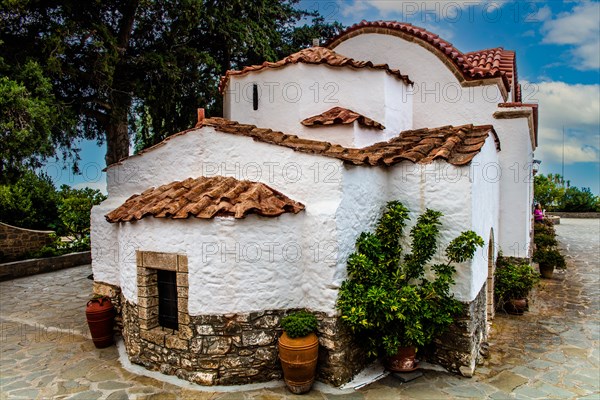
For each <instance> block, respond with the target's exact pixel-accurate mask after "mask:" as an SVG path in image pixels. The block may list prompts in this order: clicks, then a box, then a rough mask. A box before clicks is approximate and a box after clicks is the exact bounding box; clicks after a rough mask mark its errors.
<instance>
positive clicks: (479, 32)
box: [48, 0, 600, 194]
mask: <svg viewBox="0 0 600 400" xmlns="http://www.w3.org/2000/svg"><path fill="white" fill-rule="evenodd" d="M300 7H301V8H305V9H308V10H317V11H319V12H320V13H321V14H322V15H323V16H324V17H325V18H326V19H328V20H337V21H339V22H341V23H342V24H344V25H346V26H350V25H352V24H354V23H357V22H360V21H361V20H363V19H365V20H380V19H382V20H396V21H401V22H410V23H412V24H414V25H418V26H421V27H424V28H426V29H428V30H429V31H431V32H433V33H436V34H438V35H440V36H441V37H442V38H444V39H445V40H447V41H449V42H451V43H453V44H454V46H455V47H456V48H458V49H459V50H461V51H462V52H469V51H474V50H480V49H485V48H491V47H498V46H502V47H504V48H505V49H510V50H515V51H516V53H517V70H518V75H519V81H520V82H521V84H522V85H523V101H526V102H533V103H538V104H539V109H540V130H539V147H538V149H537V150H536V152H535V158H536V159H540V160H542V164H541V169H540V171H541V172H542V173H544V174H547V173H561V171H562V170H563V163H562V158H563V151H564V174H565V178H566V179H567V180H570V181H571V184H572V185H575V186H579V187H590V188H591V190H592V192H594V193H595V194H599V193H600V158H599V157H600V31H599V25H600V24H599V21H600V2H598V1H565V2H561V1H549V2H532V1H515V2H513V1H485V2H480V1H423V0H421V1H393V0H383V1H358V0H347V1H343V0H340V1H314V0H312V1H305V0H302V1H301V3H300ZM563 128H564V146H563ZM81 148H82V151H81V159H82V161H81V168H82V171H83V174H82V175H81V176H73V175H72V174H70V173H68V172H67V171H60V169H58V168H56V167H55V166H53V168H48V172H49V174H50V175H51V176H53V177H54V178H55V179H56V182H57V183H58V184H61V183H67V184H70V185H73V186H91V187H95V188H100V189H103V191H105V189H104V188H105V185H106V184H105V176H104V174H100V173H99V171H100V169H102V167H103V166H104V153H105V147H104V146H102V147H98V146H97V145H96V144H95V142H82V143H81Z"/></svg>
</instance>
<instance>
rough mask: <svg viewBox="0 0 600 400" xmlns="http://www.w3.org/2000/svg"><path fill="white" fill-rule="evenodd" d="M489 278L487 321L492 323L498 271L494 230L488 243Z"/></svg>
mask: <svg viewBox="0 0 600 400" xmlns="http://www.w3.org/2000/svg"><path fill="white" fill-rule="evenodd" d="M487 259H488V277H487V295H486V297H487V303H486V308H487V313H486V314H487V320H488V322H490V321H491V320H492V319H494V315H495V304H494V271H495V269H496V244H495V242H494V228H490V238H489V242H488V256H487Z"/></svg>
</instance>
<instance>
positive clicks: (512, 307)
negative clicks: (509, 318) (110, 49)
mask: <svg viewBox="0 0 600 400" xmlns="http://www.w3.org/2000/svg"><path fill="white" fill-rule="evenodd" d="M504 309H505V310H506V312H507V313H509V314H513V315H523V313H524V312H525V311H527V310H528V309H529V303H528V302H527V299H510V300H508V301H507V302H506V304H504Z"/></svg>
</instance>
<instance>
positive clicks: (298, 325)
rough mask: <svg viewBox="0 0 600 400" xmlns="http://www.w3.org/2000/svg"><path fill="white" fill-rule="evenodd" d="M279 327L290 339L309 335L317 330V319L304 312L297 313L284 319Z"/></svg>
mask: <svg viewBox="0 0 600 400" xmlns="http://www.w3.org/2000/svg"><path fill="white" fill-rule="evenodd" d="M281 326H282V327H283V330H285V332H286V333H287V335H288V336H289V337H291V338H299V337H304V336H307V335H309V334H310V333H312V332H314V331H316V330H317V327H318V322H317V317H315V316H314V315H313V314H311V313H309V312H306V311H299V312H296V313H293V314H290V315H288V316H286V317H284V318H283V319H282V320H281Z"/></svg>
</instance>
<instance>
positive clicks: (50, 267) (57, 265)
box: [0, 251, 92, 281]
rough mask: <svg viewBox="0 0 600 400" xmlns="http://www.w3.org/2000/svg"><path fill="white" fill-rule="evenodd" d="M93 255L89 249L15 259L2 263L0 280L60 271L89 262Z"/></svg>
mask: <svg viewBox="0 0 600 400" xmlns="http://www.w3.org/2000/svg"><path fill="white" fill-rule="evenodd" d="M91 262H92V256H91V253H90V252H89V251H84V252H80V253H71V254H65V255H63V256H57V257H48V258H35V259H31V260H23V261H13V262H9V263H4V264H0V281H6V280H9V279H14V278H19V277H22V276H29V275H35V274H41V273H44V272H52V271H58V270H59V269H65V268H71V267H76V266H78V265H84V264H89V263H91Z"/></svg>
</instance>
